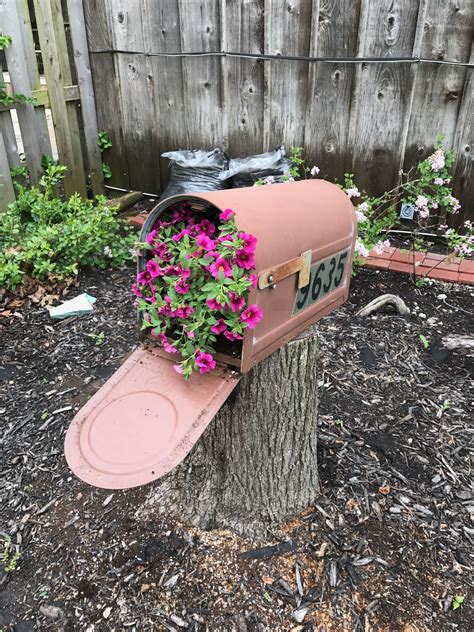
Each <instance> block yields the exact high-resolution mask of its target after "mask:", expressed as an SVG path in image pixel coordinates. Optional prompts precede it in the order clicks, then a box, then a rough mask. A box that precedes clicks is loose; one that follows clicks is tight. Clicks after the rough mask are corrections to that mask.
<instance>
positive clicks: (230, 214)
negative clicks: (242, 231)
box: [219, 208, 234, 222]
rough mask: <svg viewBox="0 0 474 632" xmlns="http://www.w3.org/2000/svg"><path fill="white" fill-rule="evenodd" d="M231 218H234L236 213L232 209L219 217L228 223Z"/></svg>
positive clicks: (226, 210) (228, 209)
mask: <svg viewBox="0 0 474 632" xmlns="http://www.w3.org/2000/svg"><path fill="white" fill-rule="evenodd" d="M231 217H234V211H232V210H231V209H230V208H226V209H225V210H224V211H222V213H221V214H220V215H219V219H220V220H222V221H223V222H228V221H229V220H230V218H231Z"/></svg>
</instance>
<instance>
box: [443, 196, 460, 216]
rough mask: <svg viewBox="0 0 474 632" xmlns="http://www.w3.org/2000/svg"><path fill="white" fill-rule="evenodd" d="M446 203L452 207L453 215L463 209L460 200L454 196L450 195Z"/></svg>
mask: <svg viewBox="0 0 474 632" xmlns="http://www.w3.org/2000/svg"><path fill="white" fill-rule="evenodd" d="M446 202H447V203H448V204H449V205H450V206H452V208H453V213H456V212H457V211H458V210H459V209H460V208H461V205H460V204H459V200H458V199H457V198H455V197H454V195H448V197H447V198H446Z"/></svg>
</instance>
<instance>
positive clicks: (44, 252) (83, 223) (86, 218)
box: [0, 165, 135, 290]
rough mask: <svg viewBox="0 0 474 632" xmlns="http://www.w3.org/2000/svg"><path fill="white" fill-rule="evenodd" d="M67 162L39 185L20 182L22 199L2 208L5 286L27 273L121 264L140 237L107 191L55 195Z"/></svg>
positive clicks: (50, 274) (51, 274)
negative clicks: (92, 194)
mask: <svg viewBox="0 0 474 632" xmlns="http://www.w3.org/2000/svg"><path fill="white" fill-rule="evenodd" d="M64 172H65V168H64V167H62V166H61V165H49V166H48V167H47V169H46V172H45V174H44V176H43V177H42V178H41V180H40V183H39V186H38V187H31V188H25V187H22V186H20V185H18V186H17V200H16V201H15V202H14V203H13V204H10V206H9V207H8V210H7V211H6V212H5V213H3V214H2V213H0V287H5V288H7V289H10V290H12V289H15V288H16V287H17V286H18V285H21V283H22V281H23V279H24V275H25V273H27V274H29V275H31V276H32V277H35V278H38V279H45V278H50V279H51V278H52V279H58V280H59V279H62V278H64V277H66V276H71V275H75V274H77V273H78V271H79V268H80V267H83V266H91V267H95V268H107V267H119V266H122V265H124V264H125V262H126V261H127V260H129V259H130V248H132V247H133V244H134V241H135V238H134V235H133V234H131V229H130V228H129V227H128V226H127V225H126V223H125V222H124V221H123V220H119V219H117V217H116V215H115V209H114V208H111V207H110V206H109V203H108V200H107V199H106V198H105V197H104V196H97V197H96V199H95V200H94V201H93V200H84V199H82V198H81V197H80V196H79V195H78V194H75V195H73V196H72V197H70V198H69V200H66V201H63V200H61V199H60V198H58V197H55V194H56V189H57V186H58V184H59V183H60V181H61V180H62V178H63V177H64Z"/></svg>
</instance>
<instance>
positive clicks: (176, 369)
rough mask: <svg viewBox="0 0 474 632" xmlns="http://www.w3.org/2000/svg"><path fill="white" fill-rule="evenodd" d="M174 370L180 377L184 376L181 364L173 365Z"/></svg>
mask: <svg viewBox="0 0 474 632" xmlns="http://www.w3.org/2000/svg"><path fill="white" fill-rule="evenodd" d="M173 369H174V370H175V371H176V373H179V374H180V375H182V374H183V367H182V366H181V365H180V364H173Z"/></svg>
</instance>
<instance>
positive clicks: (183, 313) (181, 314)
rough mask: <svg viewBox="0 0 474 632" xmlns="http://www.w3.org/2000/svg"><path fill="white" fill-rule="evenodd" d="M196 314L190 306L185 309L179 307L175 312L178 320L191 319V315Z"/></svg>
mask: <svg viewBox="0 0 474 632" xmlns="http://www.w3.org/2000/svg"><path fill="white" fill-rule="evenodd" d="M193 312H194V307H190V306H189V305H185V306H184V307H178V309H177V310H176V311H175V314H176V316H177V317H178V318H183V319H186V318H189V317H190V316H191V314H192V313H193Z"/></svg>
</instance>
